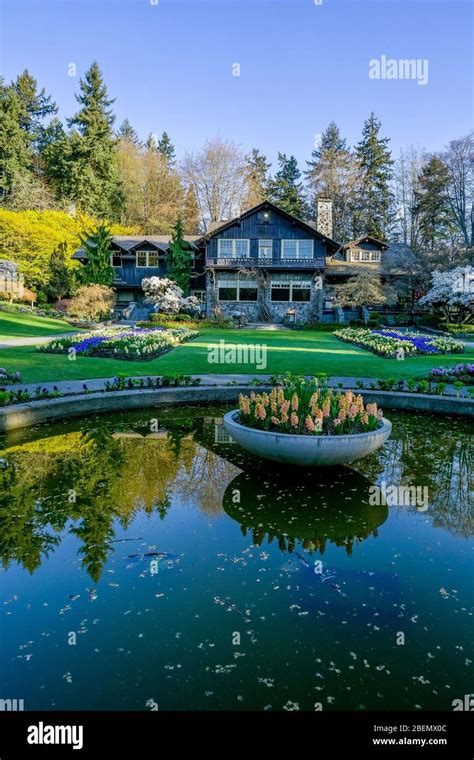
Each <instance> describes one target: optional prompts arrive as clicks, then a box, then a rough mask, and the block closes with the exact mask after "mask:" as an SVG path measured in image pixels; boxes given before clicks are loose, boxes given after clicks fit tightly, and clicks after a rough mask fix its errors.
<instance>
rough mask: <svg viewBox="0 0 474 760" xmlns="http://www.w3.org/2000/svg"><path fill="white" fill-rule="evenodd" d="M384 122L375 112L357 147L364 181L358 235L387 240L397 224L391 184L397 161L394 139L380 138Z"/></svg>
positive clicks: (356, 226)
mask: <svg viewBox="0 0 474 760" xmlns="http://www.w3.org/2000/svg"><path fill="white" fill-rule="evenodd" d="M381 126H382V125H381V122H380V121H379V120H378V119H377V118H376V116H375V114H374V113H373V112H372V113H371V114H370V116H369V118H368V119H367V121H366V122H365V123H364V127H363V130H362V140H361V141H360V142H359V144H358V145H357V146H356V158H357V160H358V162H359V165H360V171H361V179H360V187H359V192H358V198H357V200H356V203H355V210H354V236H355V237H358V236H359V235H373V237H375V238H378V239H379V240H385V239H386V238H387V236H388V234H389V232H390V228H391V226H392V224H393V220H394V219H393V201H394V199H393V193H392V190H391V188H390V182H391V180H392V176H393V170H392V166H393V163H394V162H393V160H392V156H391V153H390V150H389V148H388V144H389V142H390V138H388V137H380V135H379V132H380V128H381Z"/></svg>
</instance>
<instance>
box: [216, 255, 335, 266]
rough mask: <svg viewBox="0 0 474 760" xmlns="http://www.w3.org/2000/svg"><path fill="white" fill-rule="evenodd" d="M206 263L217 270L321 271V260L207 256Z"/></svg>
mask: <svg viewBox="0 0 474 760" xmlns="http://www.w3.org/2000/svg"><path fill="white" fill-rule="evenodd" d="M206 263H207V264H209V265H210V266H215V267H217V268H219V269H323V268H324V259H323V258H312V259H287V258H285V259H282V258H275V257H274V258H269V257H268V258H252V257H248V258H244V259H239V258H234V257H229V258H222V257H221V256H208V257H207V259H206Z"/></svg>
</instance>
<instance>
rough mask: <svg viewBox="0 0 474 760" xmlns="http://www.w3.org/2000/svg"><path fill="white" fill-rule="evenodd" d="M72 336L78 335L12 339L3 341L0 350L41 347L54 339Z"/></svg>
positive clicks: (64, 334) (71, 333)
mask: <svg viewBox="0 0 474 760" xmlns="http://www.w3.org/2000/svg"><path fill="white" fill-rule="evenodd" d="M70 335H76V333H75V332H68V333H61V334H60V335H39V336H37V337H36V338H34V337H33V338H31V337H29V338H26V337H23V338H11V340H5V339H4V340H3V342H1V343H0V349H2V348H14V347H15V348H18V347H19V346H39V345H40V344H41V343H48V341H50V340H53V339H54V338H69V336H70Z"/></svg>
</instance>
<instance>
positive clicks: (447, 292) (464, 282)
mask: <svg viewBox="0 0 474 760" xmlns="http://www.w3.org/2000/svg"><path fill="white" fill-rule="evenodd" d="M418 304H419V306H434V307H438V308H441V309H442V311H443V312H444V314H445V316H446V320H447V321H448V322H450V321H451V313H452V312H453V311H456V312H457V314H458V317H459V321H460V322H467V321H469V319H470V318H471V317H472V315H473V313H474V267H472V266H467V267H455V268H454V269H451V270H450V271H449V272H439V271H438V270H436V271H435V272H433V274H432V276H431V288H430V290H429V291H428V293H427V294H426V295H425V296H423V298H420V300H419V301H418Z"/></svg>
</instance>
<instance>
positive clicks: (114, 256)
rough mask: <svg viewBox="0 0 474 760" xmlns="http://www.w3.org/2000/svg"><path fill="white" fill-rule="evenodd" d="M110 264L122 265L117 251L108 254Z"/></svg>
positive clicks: (112, 265) (113, 265) (114, 265)
mask: <svg viewBox="0 0 474 760" xmlns="http://www.w3.org/2000/svg"><path fill="white" fill-rule="evenodd" d="M110 266H111V267H115V268H117V267H121V266H122V256H121V255H120V253H119V252H118V251H113V252H112V253H111V254H110Z"/></svg>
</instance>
